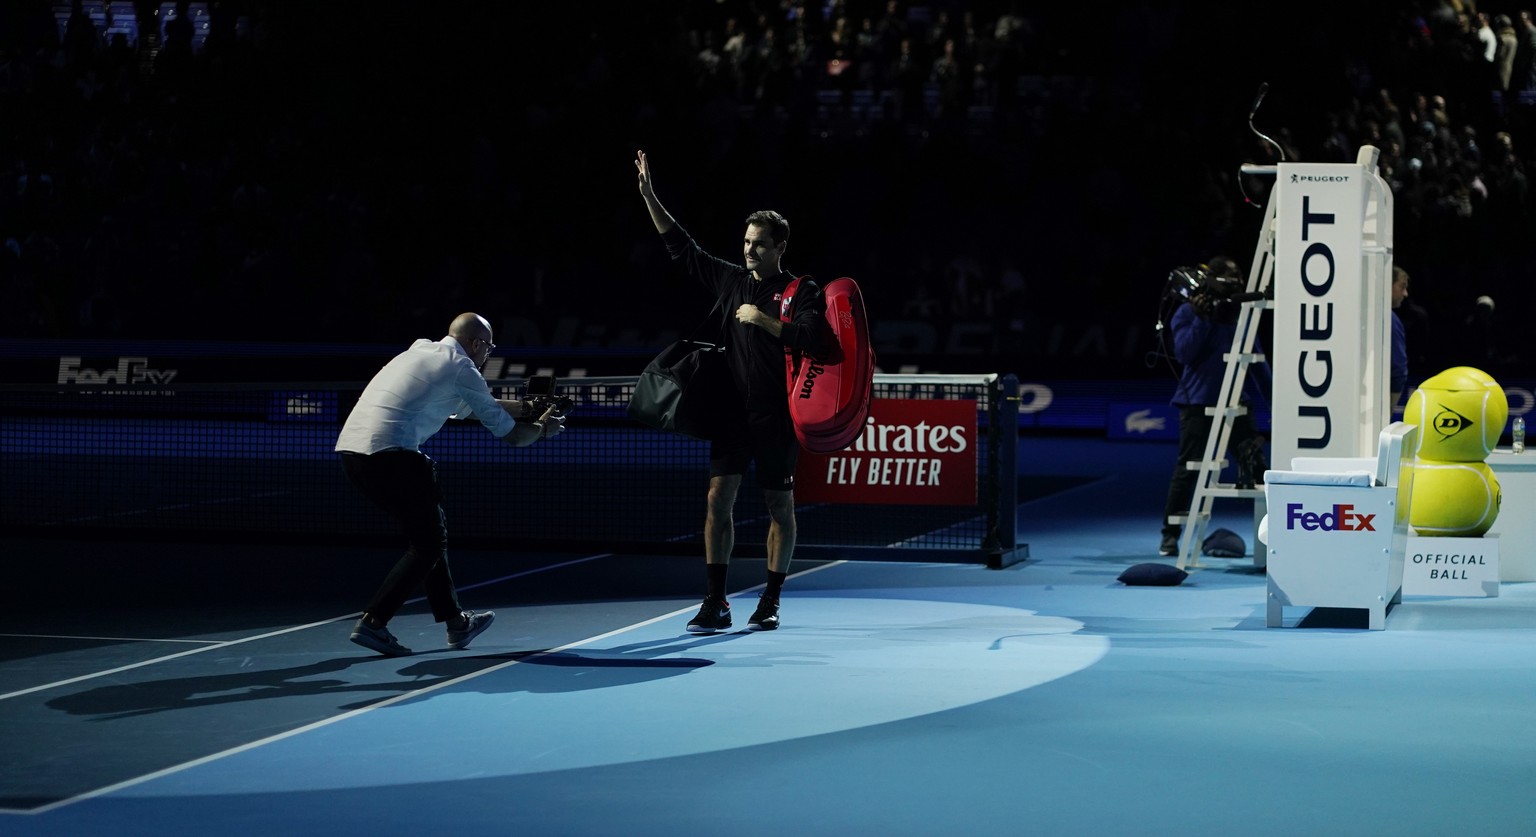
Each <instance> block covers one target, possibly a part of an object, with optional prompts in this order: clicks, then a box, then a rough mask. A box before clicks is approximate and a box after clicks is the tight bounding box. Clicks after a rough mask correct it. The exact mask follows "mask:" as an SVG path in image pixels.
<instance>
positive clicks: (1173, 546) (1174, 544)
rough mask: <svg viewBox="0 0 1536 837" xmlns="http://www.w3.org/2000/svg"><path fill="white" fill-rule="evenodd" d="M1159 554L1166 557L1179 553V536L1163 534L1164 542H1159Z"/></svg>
mask: <svg viewBox="0 0 1536 837" xmlns="http://www.w3.org/2000/svg"><path fill="white" fill-rule="evenodd" d="M1157 554H1158V555H1162V556H1164V557H1167V556H1170V555H1178V554H1179V536H1178V535H1163V542H1162V543H1161V544H1158V547H1157Z"/></svg>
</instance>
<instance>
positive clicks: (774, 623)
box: [747, 596, 779, 631]
mask: <svg viewBox="0 0 1536 837" xmlns="http://www.w3.org/2000/svg"><path fill="white" fill-rule="evenodd" d="M777 627H779V600H778V599H770V598H768V597H766V596H759V597H758V599H757V610H754V611H752V616H751V618H749V619H747V630H749V631H771V630H774V629H775V628H777Z"/></svg>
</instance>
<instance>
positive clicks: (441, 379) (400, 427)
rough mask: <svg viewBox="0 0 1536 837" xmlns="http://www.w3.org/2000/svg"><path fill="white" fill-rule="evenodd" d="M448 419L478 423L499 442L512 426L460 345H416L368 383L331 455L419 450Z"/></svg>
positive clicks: (449, 342)
mask: <svg viewBox="0 0 1536 837" xmlns="http://www.w3.org/2000/svg"><path fill="white" fill-rule="evenodd" d="M449 418H463V419H467V418H474V419H477V420H478V421H479V422H480V423H481V424H483V425H485V427H486V429H487V430H490V431H491V433H493V434H495V435H496V436H497V437H498V438H500V437H502V436H505V435H507V434H508V433H511V432H512V428H513V427H514V426H515V425H516V421H515V420H514V419H513V418H512V417H511V416H510V415H507V411H506V410H503V409H502V408H501V405H500V404H498V403H497V402H496V398H495V396H493V395H491V389H490V387H489V386H487V385H486V383H485V377H484V376H483V375H481V374H480V370H479V369H476V368H475V362H474V361H473V360H472V359H470V357H469V355H468V354H467V353H466V352H465V351H464V347H463V346H460V345H459V341H457V340H455V339H454V338H452V337H444V338H443V339H441V340H438V341H436V342H434V341H431V340H426V339H422V340H417V341H416V342H415V343H412V344H411V347H410V348H409V349H406V350H405V351H403V352H401V353H400V354H398V355H396V356H395V358H394V360H391V361H390V362H389V363H386V364H385V365H384V368H383V369H380V370H379V373H378V374H377V375H374V376H373V380H371V381H369V382H368V386H367V388H365V389H364V390H363V394H362V395H361V396H360V397H359V398H358V399H357V406H356V407H353V408H352V413H351V415H349V416H347V421H346V424H344V425H342V428H341V436H340V437H338V438H337V439H336V450H338V451H351V452H353V453H378V452H379V451H384V450H420V449H421V444H422V443H423V442H425V441H426V440H428V439H430V438H432V436H433V434H435V433H437V431H439V430H441V429H443V423H444V422H446V421H448V419H449Z"/></svg>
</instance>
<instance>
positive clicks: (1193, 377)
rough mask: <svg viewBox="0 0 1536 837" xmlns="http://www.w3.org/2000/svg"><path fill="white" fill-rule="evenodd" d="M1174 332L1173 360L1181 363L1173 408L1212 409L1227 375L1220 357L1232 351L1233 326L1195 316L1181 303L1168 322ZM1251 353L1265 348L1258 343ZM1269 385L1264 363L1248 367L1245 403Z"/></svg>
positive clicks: (1234, 330) (1234, 325) (1187, 305)
mask: <svg viewBox="0 0 1536 837" xmlns="http://www.w3.org/2000/svg"><path fill="white" fill-rule="evenodd" d="M1169 331H1171V332H1173V357H1174V359H1175V360H1177V361H1178V362H1179V363H1181V364H1183V366H1184V370H1183V371H1182V372H1180V373H1179V385H1178V387H1176V388H1175V389H1174V391H1173V405H1174V406H1175V407H1188V406H1204V407H1211V406H1215V404H1216V402H1217V400H1218V399H1219V398H1220V397H1221V380H1222V377H1223V376H1224V375H1226V372H1227V362H1226V360H1224V359H1223V357H1222V356H1223V355H1225V354H1226V353H1228V352H1230V351H1231V350H1232V337H1233V335H1235V334H1236V333H1237V324H1236V323H1219V322H1214V321H1212V320H1209V319H1206V318H1204V317H1201V316H1200V315H1198V314H1196V313H1195V306H1193V305H1190V304H1189V303H1187V302H1186V303H1184V304H1183V305H1180V306H1179V310H1177V311H1175V312H1174V313H1173V320H1172V322H1171V323H1169ZM1253 350H1254V351H1255V352H1262V351H1263V350H1264V349H1263V347H1262V346H1261V345H1259V342H1258V341H1257V340H1255V341H1254V346H1253ZM1268 382H1269V366H1268V365H1267V364H1262V363H1258V364H1251V365H1249V367H1248V376H1247V380H1245V381H1244V382H1243V398H1244V400H1249V401H1251V400H1253V399H1254V398H1255V397H1257V398H1261V399H1262V398H1264V397H1265V394H1264V385H1266V384H1268Z"/></svg>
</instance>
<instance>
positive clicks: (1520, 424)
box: [1509, 416, 1525, 453]
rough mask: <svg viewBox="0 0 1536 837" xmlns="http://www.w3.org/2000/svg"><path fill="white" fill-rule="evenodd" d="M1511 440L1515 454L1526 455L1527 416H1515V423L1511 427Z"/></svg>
mask: <svg viewBox="0 0 1536 837" xmlns="http://www.w3.org/2000/svg"><path fill="white" fill-rule="evenodd" d="M1509 440H1510V445H1511V447H1513V448H1514V451H1515V453H1525V416H1515V421H1514V423H1513V424H1511V425H1510V426H1509Z"/></svg>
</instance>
